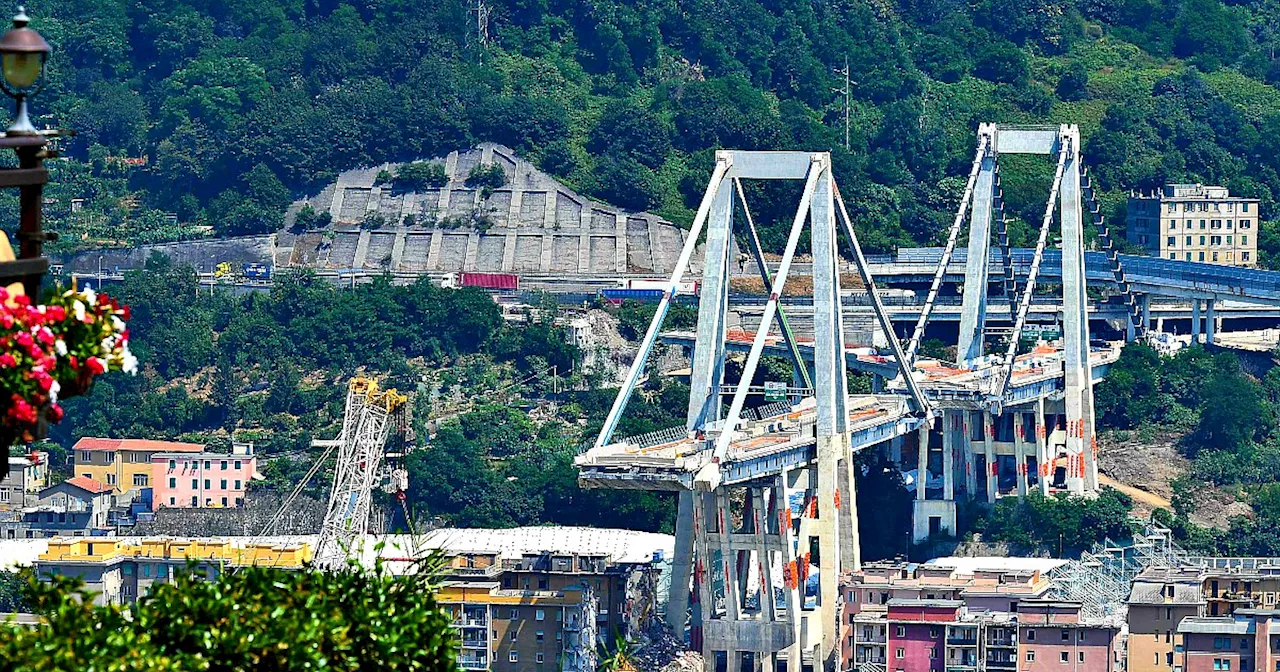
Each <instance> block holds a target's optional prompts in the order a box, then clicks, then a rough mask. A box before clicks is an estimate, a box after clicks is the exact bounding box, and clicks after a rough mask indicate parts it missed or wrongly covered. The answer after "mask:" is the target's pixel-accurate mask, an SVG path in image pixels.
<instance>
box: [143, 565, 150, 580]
mask: <svg viewBox="0 0 1280 672" xmlns="http://www.w3.org/2000/svg"><path fill="white" fill-rule="evenodd" d="M142 578H144V579H149V578H151V565H143V566H142Z"/></svg>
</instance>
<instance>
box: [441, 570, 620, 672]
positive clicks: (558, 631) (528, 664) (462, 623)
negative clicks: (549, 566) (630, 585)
mask: <svg viewBox="0 0 1280 672" xmlns="http://www.w3.org/2000/svg"><path fill="white" fill-rule="evenodd" d="M437 599H438V600H439V602H440V604H441V606H443V607H444V608H445V609H447V610H448V611H449V612H450V613H451V614H452V615H453V627H454V628H455V629H456V631H457V633H458V639H459V640H460V646H461V647H462V650H461V653H460V655H459V657H458V666H459V667H460V668H461V669H463V670H494V671H497V670H511V671H512V672H519V671H521V670H546V671H547V672H551V671H552V670H562V671H564V672H593V671H594V670H595V669H596V662H597V659H596V648H595V647H596V641H597V635H598V633H599V630H598V626H597V616H598V615H597V603H596V600H595V597H594V595H593V593H592V591H591V588H590V587H588V586H586V585H584V586H579V587H574V588H566V589H564V590H518V589H517V590H509V589H504V588H502V587H500V585H499V584H498V582H496V581H488V582H481V581H457V582H455V581H446V582H445V583H444V584H443V585H442V586H440V590H439V592H438V593H437Z"/></svg>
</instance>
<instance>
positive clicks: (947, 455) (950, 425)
mask: <svg viewBox="0 0 1280 672" xmlns="http://www.w3.org/2000/svg"><path fill="white" fill-rule="evenodd" d="M963 412H964V411H943V412H942V413H943V425H944V427H943V429H942V498H943V499H945V500H947V501H951V500H954V499H955V498H956V491H955V464H954V460H955V454H956V426H957V425H961V424H962V423H960V422H958V421H957V418H956V416H957V414H958V413H963Z"/></svg>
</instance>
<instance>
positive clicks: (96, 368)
mask: <svg viewBox="0 0 1280 672" xmlns="http://www.w3.org/2000/svg"><path fill="white" fill-rule="evenodd" d="M85 366H87V367H89V371H90V372H91V373H93V375H95V376H96V375H98V374H100V373H106V371H107V367H106V366H105V362H103V361H102V360H101V359H99V358H97V357H90V358H89V359H88V360H87V361H86V362H85Z"/></svg>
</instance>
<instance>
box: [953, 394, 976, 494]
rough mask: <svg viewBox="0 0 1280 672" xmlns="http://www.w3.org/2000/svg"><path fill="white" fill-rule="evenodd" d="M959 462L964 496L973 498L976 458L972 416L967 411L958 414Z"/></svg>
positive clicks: (974, 492)
mask: <svg viewBox="0 0 1280 672" xmlns="http://www.w3.org/2000/svg"><path fill="white" fill-rule="evenodd" d="M960 417H961V422H960V434H961V436H960V442H959V444H958V445H959V446H960V451H961V452H960V460H961V461H962V462H963V463H964V492H965V496H967V497H973V496H974V495H975V494H977V492H978V465H977V462H978V458H977V455H976V454H975V453H974V452H973V439H972V438H970V437H972V436H973V427H972V426H970V423H972V422H973V414H972V413H970V412H969V411H961V412H960Z"/></svg>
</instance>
